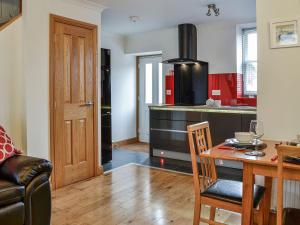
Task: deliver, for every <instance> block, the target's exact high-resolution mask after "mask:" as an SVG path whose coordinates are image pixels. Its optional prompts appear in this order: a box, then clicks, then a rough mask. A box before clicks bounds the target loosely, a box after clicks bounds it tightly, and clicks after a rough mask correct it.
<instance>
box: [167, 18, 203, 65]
mask: <svg viewBox="0 0 300 225" xmlns="http://www.w3.org/2000/svg"><path fill="white" fill-rule="evenodd" d="M178 42H179V57H178V58H175V59H169V60H166V61H163V63H165V64H194V63H199V62H200V61H199V60H197V28H196V26H195V25H194V24H180V25H178Z"/></svg>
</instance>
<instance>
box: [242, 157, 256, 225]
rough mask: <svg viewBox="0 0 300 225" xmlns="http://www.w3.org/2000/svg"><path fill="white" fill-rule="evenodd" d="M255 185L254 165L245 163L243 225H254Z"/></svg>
mask: <svg viewBox="0 0 300 225" xmlns="http://www.w3.org/2000/svg"><path fill="white" fill-rule="evenodd" d="M253 185H254V175H253V167H252V164H250V163H246V162H244V169H243V202H242V225H252V220H253Z"/></svg>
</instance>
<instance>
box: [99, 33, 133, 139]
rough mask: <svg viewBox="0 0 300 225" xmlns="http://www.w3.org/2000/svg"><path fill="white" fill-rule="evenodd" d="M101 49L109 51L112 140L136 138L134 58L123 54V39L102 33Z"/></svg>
mask: <svg viewBox="0 0 300 225" xmlns="http://www.w3.org/2000/svg"><path fill="white" fill-rule="evenodd" d="M101 44H102V46H101V47H102V48H108V49H111V88H112V90H111V94H112V140H113V142H117V141H122V140H127V139H130V138H134V137H136V57H135V56H133V55H128V54H125V52H124V37H123V36H120V35H115V34H109V33H104V32H103V33H102V43H101Z"/></svg>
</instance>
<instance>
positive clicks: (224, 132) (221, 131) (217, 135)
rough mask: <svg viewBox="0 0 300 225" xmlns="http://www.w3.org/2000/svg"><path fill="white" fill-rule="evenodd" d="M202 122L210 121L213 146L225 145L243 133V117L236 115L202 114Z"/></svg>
mask: <svg viewBox="0 0 300 225" xmlns="http://www.w3.org/2000/svg"><path fill="white" fill-rule="evenodd" d="M202 121H208V122H209V126H210V130H211V136H212V142H213V145H214V146H215V145H218V144H221V143H223V142H224V141H225V140H226V139H228V138H232V137H234V133H235V132H237V131H242V124H241V122H242V115H241V114H235V113H202Z"/></svg>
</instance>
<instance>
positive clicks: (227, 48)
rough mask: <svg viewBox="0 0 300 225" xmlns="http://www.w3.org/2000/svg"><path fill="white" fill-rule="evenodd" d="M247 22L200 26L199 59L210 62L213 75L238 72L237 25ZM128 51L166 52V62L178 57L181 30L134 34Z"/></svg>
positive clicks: (164, 53)
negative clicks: (179, 32)
mask: <svg viewBox="0 0 300 225" xmlns="http://www.w3.org/2000/svg"><path fill="white" fill-rule="evenodd" d="M246 22H250V21H239V22H230V23H229V22H226V23H225V22H222V23H221V22H219V23H209V24H200V25H197V30H198V59H200V60H203V61H208V62H209V63H210V69H209V70H210V73H233V72H236V71H237V60H236V52H237V51H236V47H237V45H236V25H237V24H240V23H246ZM251 22H253V21H251ZM125 51H126V52H127V53H133V54H137V53H143V52H151V51H162V53H163V59H170V58H177V57H178V29H177V27H176V28H170V29H163V30H157V31H151V32H146V33H140V34H134V35H130V36H128V37H127V38H126V45H125ZM164 71H165V70H164Z"/></svg>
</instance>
